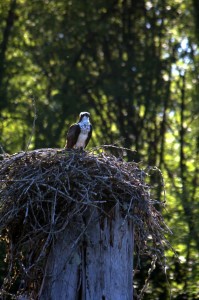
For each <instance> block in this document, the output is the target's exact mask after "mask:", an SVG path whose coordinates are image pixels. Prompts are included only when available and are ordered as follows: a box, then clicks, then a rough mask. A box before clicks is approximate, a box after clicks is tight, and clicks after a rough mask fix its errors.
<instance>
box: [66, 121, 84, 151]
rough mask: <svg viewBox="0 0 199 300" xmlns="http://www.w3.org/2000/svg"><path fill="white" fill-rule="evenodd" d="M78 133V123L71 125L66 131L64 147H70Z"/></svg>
mask: <svg viewBox="0 0 199 300" xmlns="http://www.w3.org/2000/svg"><path fill="white" fill-rule="evenodd" d="M79 134H80V127H79V125H78V124H73V125H71V126H70V128H69V130H68V133H67V138H66V146H65V148H67V149H72V148H73V147H74V146H75V144H76V142H77V139H78V136H79Z"/></svg>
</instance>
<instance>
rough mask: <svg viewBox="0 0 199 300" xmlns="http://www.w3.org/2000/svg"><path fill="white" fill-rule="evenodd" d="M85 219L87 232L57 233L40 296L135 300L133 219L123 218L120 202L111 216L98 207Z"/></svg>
mask: <svg viewBox="0 0 199 300" xmlns="http://www.w3.org/2000/svg"><path fill="white" fill-rule="evenodd" d="M88 220H89V221H88ZM86 221H88V223H87V222H86V223H87V224H85V232H84V234H82V233H81V231H80V230H79V229H78V228H76V229H75V230H73V228H72V227H71V228H67V229H66V230H65V231H63V232H62V233H61V234H59V235H58V237H57V239H56V241H55V244H54V245H53V246H52V249H51V252H50V254H49V257H48V261H47V265H46V271H45V278H44V282H43V286H42V291H41V299H42V300H44V299H46V300H50V299H52V300H53V299H59V300H65V299H68V300H70V299H71V300H72V299H82V300H93V299H104V300H105V299H106V300H132V299H133V224H132V221H129V220H124V217H123V216H122V215H121V213H120V208H119V206H118V205H116V207H115V208H114V209H113V212H112V216H111V217H106V216H104V215H103V216H100V213H99V210H97V209H95V211H92V212H91V216H87V220H86Z"/></svg>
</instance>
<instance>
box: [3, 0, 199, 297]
mask: <svg viewBox="0 0 199 300" xmlns="http://www.w3.org/2000/svg"><path fill="white" fill-rule="evenodd" d="M197 7H198V4H197V1H194V0H193V1H190V0H188V1H182V0H178V1H171V0H164V1H162V0H155V1H151V0H150V1H147V0H135V1H128V0H123V1H122V0H117V1H115V0H110V1H105V0H100V1H87V0H86V1H80V0H74V1H69V0H57V1H49V0H43V1H39V0H34V1H27V0H18V1H15V0H4V1H1V3H0V60H1V63H0V143H1V145H2V146H3V149H4V151H6V152H9V153H13V152H17V151H20V150H22V149H23V150H24V149H26V147H27V143H28V141H29V139H30V135H31V132H32V124H33V120H34V117H35V112H34V102H35V103H36V110H37V119H36V127H35V132H34V135H33V138H32V140H31V144H30V149H31V148H32V149H33V148H41V147H63V146H64V144H65V136H66V131H67V129H68V126H69V124H71V123H72V122H74V121H75V120H76V118H77V116H78V114H79V112H80V111H82V110H83V111H84V110H88V111H90V112H91V115H92V121H93V124H94V134H93V139H92V142H91V144H89V145H90V146H93V145H99V144H101V143H103V144H106V143H112V144H118V145H122V146H123V147H128V148H131V149H133V150H136V151H137V153H136V154H135V155H133V156H132V155H130V153H127V159H129V160H132V159H134V160H142V161H143V162H144V163H145V164H148V165H149V166H155V165H156V166H157V167H159V168H160V169H161V170H162V172H163V175H164V178H165V185H166V191H167V209H166V210H165V211H164V212H163V213H164V216H165V220H166V222H167V223H168V224H169V225H170V227H171V229H172V231H173V236H172V237H170V238H169V239H170V240H171V244H172V246H173V248H174V249H176V252H177V254H178V258H176V257H173V253H168V262H167V264H168V270H167V278H168V282H169V284H168V282H167V280H166V276H164V275H162V274H163V273H161V270H156V271H154V272H153V276H152V278H151V282H150V285H149V289H148V294H147V295H146V299H160V298H161V299H163V298H162V297H163V295H165V296H164V297H165V298H164V299H169V293H170V291H169V290H170V289H171V294H172V295H173V297H174V299H196V298H197V296H196V295H197V292H198V291H197V287H198V285H199V275H198V274H199V263H198V261H199V258H198V249H199V233H198V226H199V219H198V213H199V202H198V199H199V188H198V186H199V179H198V164H197V163H196V162H197V161H198V152H199V130H198V114H199V104H198V95H199V84H198V78H199V51H198V50H199V48H198V45H199V38H198V32H199V31H198V27H197V26H198V24H199V19H198V11H197ZM152 180H155V179H154V178H152ZM158 183H159V181H158ZM157 197H158V198H161V199H162V200H163V192H162V188H161V186H160V189H159V194H158V195H157ZM143 265H145V266H147V260H146V262H143ZM146 270H147V268H145V271H143V274H141V275H140V280H138V282H140V288H141V283H143V277H142V276H144V275H145V274H144V273H145V272H147V271H146ZM160 277H161V280H159V278H160ZM180 297H181V298H180ZM182 297H184V298H182Z"/></svg>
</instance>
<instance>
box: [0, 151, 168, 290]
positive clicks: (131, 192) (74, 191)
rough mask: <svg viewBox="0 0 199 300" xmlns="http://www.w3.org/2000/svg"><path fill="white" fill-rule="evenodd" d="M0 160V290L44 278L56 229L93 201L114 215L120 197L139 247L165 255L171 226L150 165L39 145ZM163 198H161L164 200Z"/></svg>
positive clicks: (26, 285)
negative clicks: (1, 271)
mask: <svg viewBox="0 0 199 300" xmlns="http://www.w3.org/2000/svg"><path fill="white" fill-rule="evenodd" d="M2 158H3V160H2V161H1V162H0V231H1V240H2V241H3V242H4V243H5V244H6V262H7V265H8V268H7V269H8V274H7V276H6V278H5V280H4V283H3V286H2V289H1V295H6V294H8V293H9V292H8V291H10V289H11V290H12V285H13V284H14V283H16V282H17V286H18V288H17V289H18V291H20V290H21V291H22V290H23V289H24V290H25V289H28V286H29V282H33V281H37V285H38V286H39V284H40V282H41V280H42V276H43V275H42V274H43V273H42V272H43V269H44V266H45V262H46V258H47V254H48V251H49V249H50V245H51V243H52V240H53V237H54V236H55V235H56V234H57V233H58V232H61V231H62V230H65V228H66V227H67V226H69V223H70V226H71V223H72V222H73V220H75V218H77V217H78V219H81V218H80V217H81V216H83V215H84V214H85V212H86V211H88V210H89V209H92V207H95V208H96V207H97V208H99V210H100V212H101V213H102V214H104V215H106V217H107V218H108V217H109V214H110V212H111V210H112V209H113V208H114V207H115V205H119V206H120V210H121V212H122V214H123V216H124V220H125V219H131V220H133V222H134V225H135V245H136V247H135V250H136V251H137V252H138V253H140V252H141V251H142V252H144V253H150V255H154V253H155V255H156V257H157V256H162V255H164V254H163V253H164V248H165V245H166V244H167V241H166V239H165V238H164V233H165V232H166V231H168V228H167V227H166V225H165V223H164V221H163V218H162V216H161V213H160V212H159V211H158V210H157V209H156V204H157V201H153V200H152V199H151V198H150V187H149V185H148V184H146V183H145V180H144V178H145V176H146V173H145V172H144V171H143V170H141V169H140V168H139V165H138V164H136V163H134V162H125V161H124V160H122V159H121V158H117V157H115V156H113V155H111V154H110V153H107V152H105V151H104V150H102V149H101V151H99V153H96V151H91V152H79V151H65V150H64V151H63V150H56V149H40V150H34V151H30V152H20V153H18V154H15V155H11V156H3V157H2ZM159 204H160V203H159Z"/></svg>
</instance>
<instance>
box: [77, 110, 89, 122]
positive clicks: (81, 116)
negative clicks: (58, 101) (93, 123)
mask: <svg viewBox="0 0 199 300" xmlns="http://www.w3.org/2000/svg"><path fill="white" fill-rule="evenodd" d="M89 118H90V113H89V112H87V111H83V112H81V113H80V114H79V122H81V121H89Z"/></svg>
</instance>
